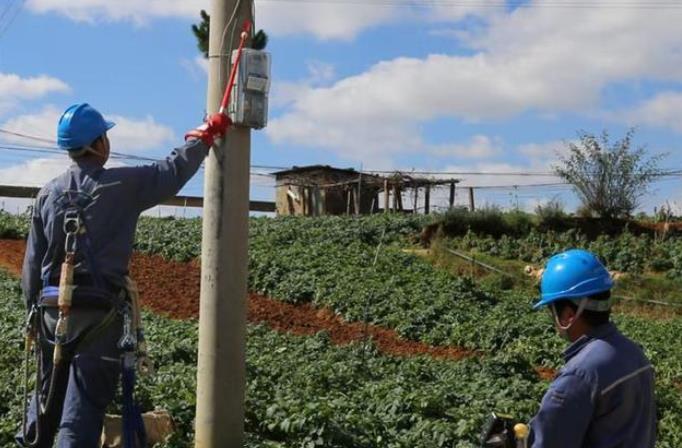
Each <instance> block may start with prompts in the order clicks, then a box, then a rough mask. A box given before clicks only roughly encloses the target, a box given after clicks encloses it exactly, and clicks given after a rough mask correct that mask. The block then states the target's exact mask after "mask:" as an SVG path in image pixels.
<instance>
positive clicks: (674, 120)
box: [616, 92, 682, 133]
mask: <svg viewBox="0 0 682 448" xmlns="http://www.w3.org/2000/svg"><path fill="white" fill-rule="evenodd" d="M616 115H617V116H619V117H620V118H621V119H623V120H624V121H627V122H628V123H629V124H630V125H632V126H638V125H647V126H656V127H665V128H669V129H672V130H674V131H676V132H681V133H682V92H661V93H659V94H657V95H656V96H654V97H653V98H651V99H649V100H647V101H645V102H643V103H642V104H639V105H638V106H636V107H635V108H634V109H633V110H631V111H625V112H620V113H617V114H616Z"/></svg>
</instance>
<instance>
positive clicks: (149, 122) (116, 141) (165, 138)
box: [107, 115, 176, 151]
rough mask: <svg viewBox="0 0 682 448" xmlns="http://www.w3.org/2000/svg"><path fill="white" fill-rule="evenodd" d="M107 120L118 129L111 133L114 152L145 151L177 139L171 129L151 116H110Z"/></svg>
mask: <svg viewBox="0 0 682 448" xmlns="http://www.w3.org/2000/svg"><path fill="white" fill-rule="evenodd" d="M107 118H108V119H110V120H111V121H113V122H115V123H116V127H114V128H113V129H112V130H111V131H109V138H110V140H111V147H112V149H113V150H114V151H131V150H132V151H135V150H137V151H144V150H149V149H154V148H158V147H159V146H163V145H166V144H168V143H171V142H173V141H174V140H175V139H176V137H175V133H174V132H173V130H172V129H171V128H169V127H168V126H165V125H162V124H159V123H157V122H156V120H154V118H153V117H152V116H151V115H147V116H146V117H145V118H142V119H140V118H130V117H124V116H120V115H110V116H107Z"/></svg>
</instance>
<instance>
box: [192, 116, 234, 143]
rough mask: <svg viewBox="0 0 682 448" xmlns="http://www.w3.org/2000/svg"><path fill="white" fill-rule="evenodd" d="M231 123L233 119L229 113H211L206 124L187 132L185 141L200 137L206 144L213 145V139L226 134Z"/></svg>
mask: <svg viewBox="0 0 682 448" xmlns="http://www.w3.org/2000/svg"><path fill="white" fill-rule="evenodd" d="M231 125H232V120H230V118H229V117H228V116H227V115H225V114H223V113H220V112H219V113H215V114H213V115H210V116H209V117H208V118H207V119H206V122H205V123H204V124H202V125H201V126H199V127H198V128H196V129H193V130H191V131H189V132H188V133H187V134H185V141H187V140H190V139H199V140H201V141H203V142H204V143H205V144H206V146H213V141H214V140H215V139H216V138H219V137H222V136H224V135H225V133H226V132H227V130H228V129H229V127H230V126H231Z"/></svg>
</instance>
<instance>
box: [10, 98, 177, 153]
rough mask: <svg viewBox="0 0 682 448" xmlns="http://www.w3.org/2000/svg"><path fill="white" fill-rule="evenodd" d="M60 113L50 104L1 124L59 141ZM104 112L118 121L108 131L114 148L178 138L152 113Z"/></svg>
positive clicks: (129, 148)
mask: <svg viewBox="0 0 682 448" xmlns="http://www.w3.org/2000/svg"><path fill="white" fill-rule="evenodd" d="M61 114H62V111H61V110H59V109H57V108H56V107H55V106H53V105H48V106H45V107H44V108H43V109H42V110H41V111H39V112H37V113H35V114H26V115H19V116H16V117H13V118H10V119H9V120H7V121H5V122H4V123H3V124H2V125H0V127H1V128H3V129H7V130H10V131H14V132H17V133H21V134H28V135H32V136H37V137H41V138H45V139H48V140H51V141H54V142H55V143H56V139H57V122H58V120H59V117H60V116H61ZM104 115H105V117H106V118H107V119H108V120H111V121H114V122H115V123H116V127H114V128H113V129H112V130H111V131H109V133H108V134H109V138H110V140H111V146H112V150H114V151H144V150H149V149H155V148H158V147H159V146H162V145H165V144H168V143H171V142H172V141H173V140H175V134H174V132H173V130H172V129H171V128H169V127H168V126H165V125H162V124H159V123H157V122H156V120H154V118H153V117H151V116H149V115H148V116H146V117H145V118H131V117H126V116H120V115H107V114H106V113H105V114H104ZM2 137H3V139H4V140H5V141H10V142H14V143H22V144H34V145H35V142H32V141H31V140H26V139H24V138H21V137H13V136H11V135H5V134H3V135H2Z"/></svg>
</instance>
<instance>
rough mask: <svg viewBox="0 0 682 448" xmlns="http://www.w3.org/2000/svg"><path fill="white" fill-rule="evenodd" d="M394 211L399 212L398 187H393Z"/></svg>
mask: <svg viewBox="0 0 682 448" xmlns="http://www.w3.org/2000/svg"><path fill="white" fill-rule="evenodd" d="M393 211H394V212H397V211H398V185H397V184H394V185H393Z"/></svg>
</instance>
